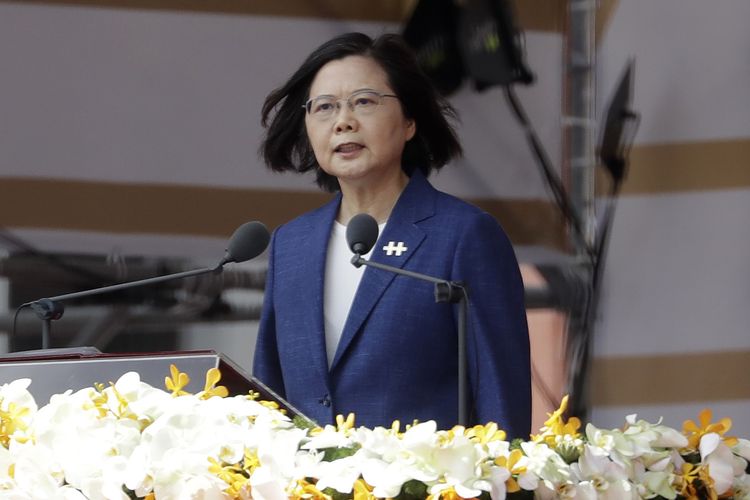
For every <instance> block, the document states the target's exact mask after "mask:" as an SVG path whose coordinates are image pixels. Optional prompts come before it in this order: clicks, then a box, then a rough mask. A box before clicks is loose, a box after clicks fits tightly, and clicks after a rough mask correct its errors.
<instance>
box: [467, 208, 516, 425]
mask: <svg viewBox="0 0 750 500" xmlns="http://www.w3.org/2000/svg"><path fill="white" fill-rule="evenodd" d="M453 269H454V279H456V280H461V281H463V282H464V283H466V285H467V289H468V296H469V300H468V304H469V307H468V314H467V339H466V344H467V357H468V363H467V364H468V371H469V374H468V375H469V377H468V378H469V382H470V384H471V394H472V396H473V400H474V409H475V415H474V420H476V421H477V422H479V423H483V424H485V423H488V422H496V423H497V424H498V426H499V427H500V428H501V429H504V430H505V431H506V432H507V434H508V439H513V438H523V439H528V437H529V432H530V430H531V363H530V352H529V351H530V348H529V333H528V326H527V322H526V309H525V304H524V287H523V281H522V279H521V273H520V270H519V268H518V262H517V260H516V256H515V253H514V251H513V247H512V246H511V243H510V241H509V240H508V237H507V236H506V234H505V232H504V231H503V230H502V228H501V227H500V226H499V225H498V223H497V222H496V221H495V219H493V218H492V217H491V216H490V215H489V214H487V213H479V214H476V215H475V216H473V217H472V218H471V220H470V221H469V222H468V223H467V224H465V225H464V230H463V234H462V236H461V238H460V240H459V243H458V246H457V249H456V254H455V256H454V262H453Z"/></svg>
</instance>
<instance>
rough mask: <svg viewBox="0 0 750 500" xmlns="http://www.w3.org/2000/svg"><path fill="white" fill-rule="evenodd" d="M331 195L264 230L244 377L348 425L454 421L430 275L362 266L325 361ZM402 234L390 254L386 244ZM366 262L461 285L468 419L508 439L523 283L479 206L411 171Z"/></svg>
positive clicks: (522, 423) (524, 415) (520, 393)
mask: <svg viewBox="0 0 750 500" xmlns="http://www.w3.org/2000/svg"><path fill="white" fill-rule="evenodd" d="M340 202H341V195H340V194H339V195H338V196H337V197H336V198H334V199H333V200H332V201H330V202H329V203H327V204H326V205H324V206H323V207H321V208H319V209H317V210H314V211H312V212H309V213H307V214H305V215H302V216H301V217H299V218H297V219H295V220H293V221H291V222H289V223H287V224H285V225H283V226H281V227H279V228H277V229H276V231H274V234H273V237H272V243H271V249H270V254H269V268H268V275H267V278H266V291H265V297H264V304H263V311H262V316H261V323H260V329H259V333H258V340H257V345H256V349H255V359H254V365H253V373H254V375H255V376H256V377H257V378H258V379H260V380H261V381H262V382H264V383H265V384H266V385H268V386H269V387H270V388H271V389H273V390H274V391H276V392H277V393H278V394H279V395H281V396H282V397H284V398H285V399H286V400H287V401H289V402H290V403H291V404H292V405H293V406H295V407H296V408H297V409H299V410H300V411H302V413H304V414H305V415H307V416H308V417H310V418H312V419H313V420H315V421H317V422H318V423H319V424H328V423H332V422H334V421H335V416H336V415H337V414H343V415H346V414H348V413H349V412H354V413H355V415H356V422H357V424H358V425H365V426H368V427H374V426H378V425H382V426H390V425H391V423H392V422H393V420H396V419H398V420H400V421H401V423H402V425H403V424H411V423H412V422H413V421H414V420H415V419H416V420H419V421H427V420H435V421H437V424H438V426H439V428H442V429H449V428H451V427H452V426H453V425H455V424H456V423H457V422H458V401H457V398H458V389H457V387H458V375H457V373H458V360H457V306H455V305H453V304H446V303H436V302H435V297H434V285H433V284H432V283H428V282H423V281H420V280H417V279H414V278H411V277H407V276H400V275H396V274H394V273H391V272H388V271H383V270H380V269H376V268H372V267H367V268H366V269H365V272H364V274H363V276H362V281H361V282H360V285H359V288H358V289H357V292H356V294H355V297H354V301H353V303H352V307H351V310H350V312H349V316H348V318H347V321H346V324H345V326H344V330H343V333H342V336H341V340H340V342H339V345H338V348H337V351H336V354H335V357H334V360H333V363H332V365H331V367H330V369H329V367H328V362H327V357H326V351H325V349H326V347H325V332H324V327H323V324H324V322H323V279H324V276H325V262H326V251H327V246H328V240H329V236H330V233H331V228H332V225H333V221H334V220H335V218H336V215H337V212H338V208H339V205H340ZM390 241H393V242H395V243H398V242H402V243H403V246H405V247H406V248H407V250H406V251H405V252H403V253H402V254H401V255H396V254H395V253H392V255H390V256H388V255H387V252H385V251H384V250H383V247H384V246H385V245H387V244H388V242H390ZM371 260H373V261H376V262H382V263H384V264H388V265H391V266H397V267H400V268H403V269H409V270H412V271H415V272H419V273H423V274H427V275H430V276H434V277H438V278H442V279H447V280H455V281H463V282H464V283H466V285H467V286H468V293H469V308H468V315H467V316H468V326H467V358H468V372H469V373H468V375H469V377H468V378H469V384H470V390H469V393H470V394H469V399H470V401H469V403H470V404H471V407H472V409H473V410H472V412H471V417H472V418H471V420H472V422H471V423H483V424H484V423H487V422H490V421H492V422H496V423H497V424H498V425H499V426H500V427H501V428H503V429H505V430H506V431H507V432H508V435H509V438H512V437H521V438H524V439H527V438H528V436H529V432H530V425H531V375H530V362H529V337H528V330H527V326H526V313H525V308H524V298H523V297H524V296H523V283H522V281H521V276H520V272H519V269H518V263H517V261H516V257H515V255H514V253H513V249H512V247H511V244H510V242H509V241H508V238H507V237H506V235H505V233H504V232H503V231H502V229H501V228H500V226H499V225H498V224H497V222H496V221H495V220H494V219H493V218H492V217H491V216H490V215H488V214H487V213H485V212H482V211H481V210H479V209H478V208H477V207H475V206H473V205H470V204H468V203H465V202H463V201H461V200H459V199H457V198H455V197H453V196H450V195H447V194H445V193H441V192H439V191H437V190H436V189H434V188H433V187H432V186H431V185H430V184H429V183H428V182H427V180H426V179H425V178H424V176H423V175H422V174H421V173H419V172H418V171H417V172H416V173H414V174H413V175H412V177H411V179H410V181H409V183H408V185H407V186H406V188H405V189H404V191H403V193H402V194H401V196H400V198H399V200H398V202H397V203H396V205H395V207H394V209H393V211H392V213H391V216H390V218H389V219H388V223H387V224H386V226H385V229H384V230H383V233H382V234H381V235H380V237H379V239H378V242H377V243H376V245H375V248H374V251H373V253H372V256H371Z"/></svg>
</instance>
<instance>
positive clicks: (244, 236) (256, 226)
mask: <svg viewBox="0 0 750 500" xmlns="http://www.w3.org/2000/svg"><path fill="white" fill-rule="evenodd" d="M270 239H271V235H270V234H269V232H268V229H267V228H266V226H265V225H264V224H263V223H262V222H258V221H252V222H246V223H244V224H242V225H241V226H240V227H238V228H237V229H235V231H234V233H233V234H232V237H231V238H230V239H229V244H228V246H227V253H226V255H225V256H224V259H223V260H222V262H221V265H224V264H226V263H228V262H245V261H246V260H250V259H253V258H255V257H257V256H258V255H260V254H262V253H263V250H265V249H266V247H267V246H268V241H269V240H270Z"/></svg>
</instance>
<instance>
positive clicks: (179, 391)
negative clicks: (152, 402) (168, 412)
mask: <svg viewBox="0 0 750 500" xmlns="http://www.w3.org/2000/svg"><path fill="white" fill-rule="evenodd" d="M169 373H170V374H171V375H172V376H171V377H165V378H164V385H165V386H166V387H167V390H168V391H171V392H172V396H174V397H177V396H187V395H188V392H186V391H184V390H183V389H184V388H185V386H186V385H188V384H189V383H190V377H188V374H187V373H183V372H181V371H180V370H178V369H177V367H176V366H175V365H173V364H172V365H169Z"/></svg>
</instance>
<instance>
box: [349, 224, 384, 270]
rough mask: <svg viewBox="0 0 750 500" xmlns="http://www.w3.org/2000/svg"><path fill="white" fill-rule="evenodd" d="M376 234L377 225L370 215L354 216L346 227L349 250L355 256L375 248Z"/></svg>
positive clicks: (377, 230)
mask: <svg viewBox="0 0 750 500" xmlns="http://www.w3.org/2000/svg"><path fill="white" fill-rule="evenodd" d="M378 232H379V229H378V223H377V222H376V221H375V219H374V218H373V217H372V216H371V215H369V214H357V215H355V216H354V217H352V218H351V220H350V221H349V224H347V226H346V242H347V243H348V244H349V249H350V250H351V251H352V252H353V253H355V254H357V255H365V254H366V253H367V252H369V251H370V250H371V249H372V247H373V246H375V242H376V241H377V240H378ZM355 266H356V264H355ZM357 267H359V266H357Z"/></svg>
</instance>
